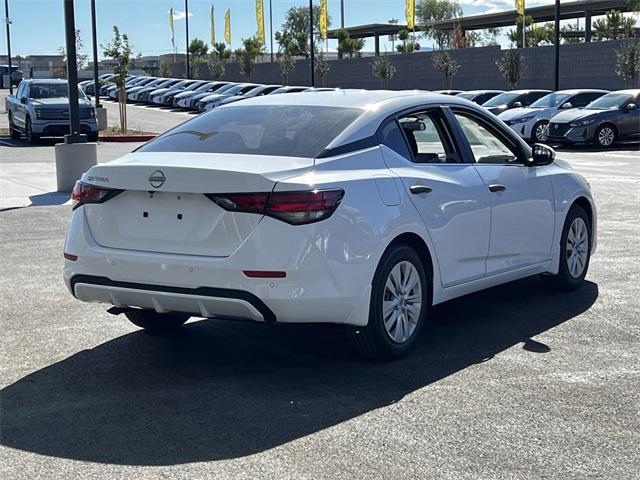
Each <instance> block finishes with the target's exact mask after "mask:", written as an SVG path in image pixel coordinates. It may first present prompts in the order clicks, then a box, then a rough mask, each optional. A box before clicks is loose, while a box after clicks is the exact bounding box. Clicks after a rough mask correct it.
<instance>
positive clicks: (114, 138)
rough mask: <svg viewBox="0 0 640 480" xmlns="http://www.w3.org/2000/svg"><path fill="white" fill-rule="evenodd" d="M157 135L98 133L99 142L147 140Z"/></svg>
mask: <svg viewBox="0 0 640 480" xmlns="http://www.w3.org/2000/svg"><path fill="white" fill-rule="evenodd" d="M156 136H157V135H106V136H104V137H103V136H102V135H100V136H99V137H98V141H99V142H148V141H149V140H153V139H154V138H156Z"/></svg>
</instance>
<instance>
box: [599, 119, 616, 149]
mask: <svg viewBox="0 0 640 480" xmlns="http://www.w3.org/2000/svg"><path fill="white" fill-rule="evenodd" d="M606 132H610V134H605V133H606ZM605 139H606V140H605ZM616 140H618V132H617V130H616V127H614V126H613V125H611V124H610V123H605V124H603V125H600V126H599V127H598V128H596V131H595V133H594V134H593V143H594V144H596V145H597V146H598V147H600V148H610V147H612V146H613V144H614V143H616Z"/></svg>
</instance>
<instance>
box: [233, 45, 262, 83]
mask: <svg viewBox="0 0 640 480" xmlns="http://www.w3.org/2000/svg"><path fill="white" fill-rule="evenodd" d="M263 48H264V45H263V44H262V43H261V42H260V41H259V40H258V39H257V38H256V37H249V38H243V39H242V48H239V49H237V50H236V58H237V59H238V61H239V62H240V73H242V75H244V76H245V77H247V80H251V74H252V73H253V66H254V65H255V63H256V59H257V58H258V55H260V54H261V53H262V50H263Z"/></svg>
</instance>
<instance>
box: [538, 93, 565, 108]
mask: <svg viewBox="0 0 640 480" xmlns="http://www.w3.org/2000/svg"><path fill="white" fill-rule="evenodd" d="M569 97H570V95H569V94H568V93H557V92H556V93H550V94H548V95H545V96H544V97H542V98H540V99H538V100H536V101H535V102H533V103H532V104H531V108H553V107H558V106H560V105H561V104H562V103H564V102H565V101H566V100H567V99H568V98H569Z"/></svg>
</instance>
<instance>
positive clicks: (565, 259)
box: [541, 205, 592, 291]
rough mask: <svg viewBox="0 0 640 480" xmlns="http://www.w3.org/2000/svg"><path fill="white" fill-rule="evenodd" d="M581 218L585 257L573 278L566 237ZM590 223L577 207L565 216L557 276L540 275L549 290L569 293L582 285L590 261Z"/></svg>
mask: <svg viewBox="0 0 640 480" xmlns="http://www.w3.org/2000/svg"><path fill="white" fill-rule="evenodd" d="M577 218H581V219H582V221H583V222H584V224H585V225H586V229H587V241H586V245H585V248H586V249H587V256H586V260H585V262H584V267H583V270H582V272H581V273H580V275H578V276H574V275H573V274H572V273H571V272H570V253H568V248H567V247H568V242H567V239H568V236H569V230H570V229H571V226H572V224H573V222H574V221H575V220H576V219H577ZM591 232H592V230H591V222H590V221H589V216H588V215H587V212H585V211H584V209H583V208H582V207H581V206H579V205H573V206H572V207H571V209H570V210H569V213H568V214H567V218H566V220H565V221H564V227H563V228H562V237H561V238H560V265H559V268H558V274H557V275H548V274H543V275H541V278H542V281H543V282H544V283H545V285H547V286H548V287H550V288H553V289H554V290H560V291H569V290H574V289H576V288H578V287H579V286H580V284H582V282H583V281H584V278H585V277H586V275H587V271H588V270H589V260H590V259H591V244H592V238H591Z"/></svg>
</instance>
